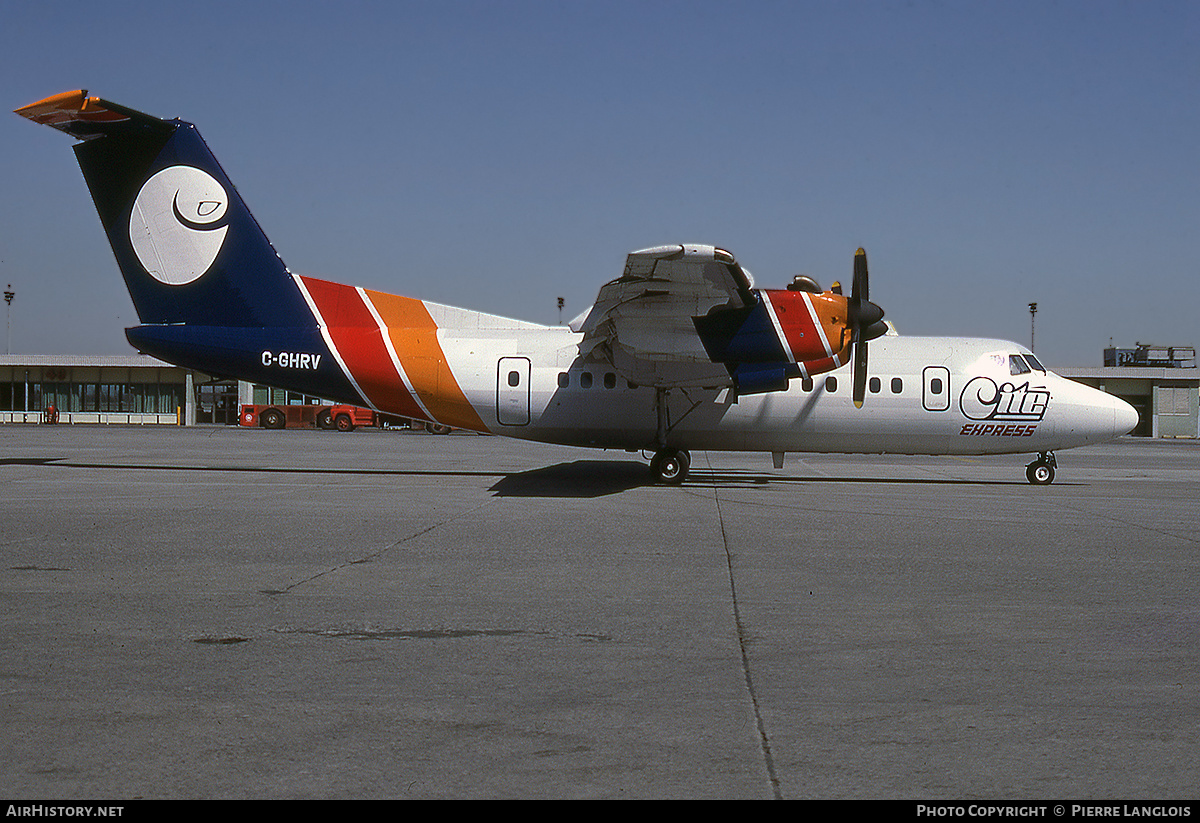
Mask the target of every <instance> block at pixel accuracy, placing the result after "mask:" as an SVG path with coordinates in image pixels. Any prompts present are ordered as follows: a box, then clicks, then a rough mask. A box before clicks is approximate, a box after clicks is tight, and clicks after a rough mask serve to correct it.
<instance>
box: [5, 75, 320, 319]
mask: <svg viewBox="0 0 1200 823" xmlns="http://www.w3.org/2000/svg"><path fill="white" fill-rule="evenodd" d="M16 113H17V114H19V115H21V116H22V117H25V118H27V119H29V120H32V121H33V122H35V123H41V124H43V125H47V126H50V127H52V128H55V129H58V130H59V131H62V132H65V133H66V134H69V135H71V136H72V137H75V138H77V139H78V140H80V141H81V142H80V143H78V144H76V145H75V147H74V148H75V155H76V158H77V159H78V161H79V166H80V168H81V169H82V171H83V175H84V178H85V179H86V181H87V184H88V188H89V189H90V190H91V193H92V200H93V201H94V202H95V204H96V210H97V212H99V215H100V221H101V223H102V224H103V226H104V230H105V232H106V234H107V235H108V239H109V243H110V244H111V245H112V249H113V254H114V255H115V256H116V259H117V264H118V266H119V267H120V269H121V274H122V275H123V276H124V278H125V283H126V286H127V287H128V289H129V294H130V296H131V297H132V298H133V303H134V307H135V308H136V309H137V313H138V317H139V318H140V319H141V321H142V323H143V324H146V325H155V326H162V325H179V324H183V325H193V326H207V327H227V328H228V327H242V328H251V327H257V328H262V327H276V328H278V327H291V328H295V327H312V326H314V325H315V319H314V317H313V315H312V312H311V311H310V310H309V308H308V306H307V304H306V303H305V301H304V297H303V295H302V293H301V291H300V289H299V287H298V286H297V284H296V283H295V281H294V279H293V277H292V275H291V274H290V272H288V270H287V267H286V266H285V265H284V264H283V261H282V260H281V259H280V258H279V255H278V254H276V252H275V249H274V248H273V247H272V246H271V243H270V242H269V241H268V240H267V237H266V235H265V234H264V233H263V231H262V229H261V227H260V226H259V225H258V222H257V221H256V220H255V219H254V217H253V216H252V215H251V214H250V211H249V210H248V209H247V208H246V204H245V203H244V202H243V201H242V198H241V196H240V195H239V194H238V191H237V189H236V188H235V187H234V186H233V184H232V183H231V182H230V180H229V178H228V177H227V176H226V174H225V172H224V171H223V170H222V168H221V166H220V164H219V163H217V161H216V158H215V157H213V155H212V152H211V151H210V150H209V148H208V146H207V145H206V144H205V142H204V140H203V139H202V138H201V137H200V134H199V132H198V131H197V130H196V127H195V126H193V125H192V124H191V123H186V122H184V121H181V120H164V119H160V118H158V117H154V116H152V115H149V114H144V113H142V112H138V111H134V110H133V109H129V108H126V107H124V106H120V105H117V104H115V103H112V102H109V101H107V100H103V99H101V98H99V97H89V96H88V94H87V92H86V91H83V90H80V91H72V92H66V93H64V94H59V95H55V96H53V97H48V98H46V99H45V100H41V101H38V102H36V103H32V104H30V105H28V106H23V107H22V108H19V109H17V110H16Z"/></svg>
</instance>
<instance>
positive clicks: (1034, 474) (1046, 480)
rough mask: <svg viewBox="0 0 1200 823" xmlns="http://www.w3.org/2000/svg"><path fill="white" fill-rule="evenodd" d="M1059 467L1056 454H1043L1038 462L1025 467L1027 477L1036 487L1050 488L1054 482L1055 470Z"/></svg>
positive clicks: (1039, 456) (1038, 457)
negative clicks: (1055, 457)
mask: <svg viewBox="0 0 1200 823" xmlns="http://www.w3.org/2000/svg"><path fill="white" fill-rule="evenodd" d="M1057 466H1058V461H1057V460H1055V459H1054V452H1042V453H1041V454H1039V455H1038V456H1037V460H1034V461H1033V462H1032V463H1030V464H1029V465H1028V466H1026V467H1025V477H1027V478H1028V479H1029V482H1030V483H1032V484H1033V485H1035V486H1049V485H1050V484H1051V483H1053V482H1054V469H1055V468H1056V467H1057Z"/></svg>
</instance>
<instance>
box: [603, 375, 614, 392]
mask: <svg viewBox="0 0 1200 823" xmlns="http://www.w3.org/2000/svg"><path fill="white" fill-rule="evenodd" d="M616 387H617V376H616V375H615V374H613V373H612V372H605V373H604V388H606V389H615V388H616Z"/></svg>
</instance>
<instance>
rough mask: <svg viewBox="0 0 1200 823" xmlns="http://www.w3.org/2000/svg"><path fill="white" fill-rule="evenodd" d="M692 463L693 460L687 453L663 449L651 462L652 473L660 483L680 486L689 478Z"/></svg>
mask: <svg viewBox="0 0 1200 823" xmlns="http://www.w3.org/2000/svg"><path fill="white" fill-rule="evenodd" d="M691 463H692V458H691V456H690V455H689V454H688V453H687V452H686V451H682V450H676V449H663V450H662V451H660V452H658V453H657V454H655V455H654V459H652V460H651V461H650V471H651V472H652V473H653V474H654V477H655V479H656V480H658V482H659V483H669V484H671V485H678V484H679V483H682V482H683V480H684V478H685V477H687V473H688V468H689V467H690V466H691Z"/></svg>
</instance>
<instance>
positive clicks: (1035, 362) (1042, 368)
mask: <svg viewBox="0 0 1200 823" xmlns="http://www.w3.org/2000/svg"><path fill="white" fill-rule="evenodd" d="M1025 362H1026V363H1028V364H1029V365H1030V366H1032V367H1033V368H1035V369H1037V370H1038V371H1040V372H1041V373H1042V374H1045V373H1046V367H1045V366H1043V365H1042V364H1041V363H1039V362H1038V359H1037V358H1036V357H1034V356H1033V355H1032V354H1027V355H1025Z"/></svg>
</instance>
